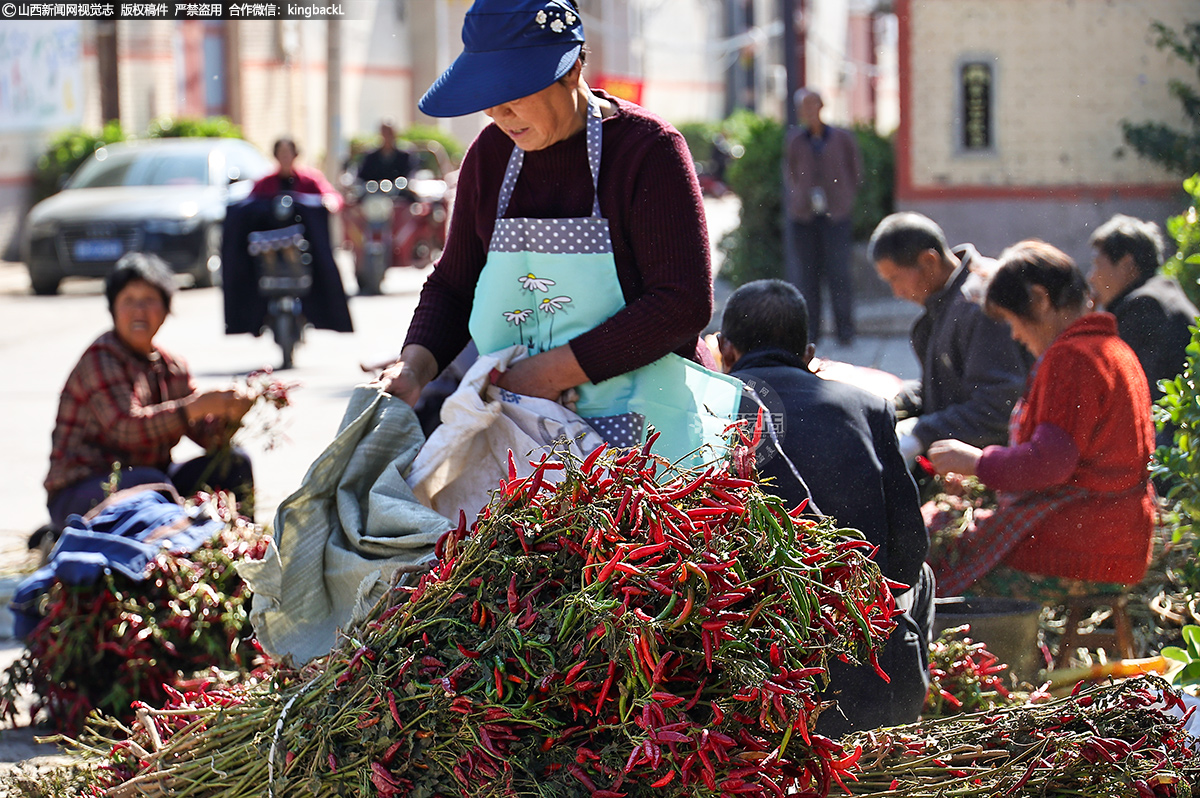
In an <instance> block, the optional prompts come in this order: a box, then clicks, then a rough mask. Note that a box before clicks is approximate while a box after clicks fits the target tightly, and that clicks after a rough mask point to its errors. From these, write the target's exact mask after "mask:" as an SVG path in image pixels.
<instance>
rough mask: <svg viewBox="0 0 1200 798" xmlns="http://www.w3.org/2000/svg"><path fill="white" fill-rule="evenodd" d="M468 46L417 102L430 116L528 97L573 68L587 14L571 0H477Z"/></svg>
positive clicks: (468, 23)
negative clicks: (580, 16) (582, 13)
mask: <svg viewBox="0 0 1200 798" xmlns="http://www.w3.org/2000/svg"><path fill="white" fill-rule="evenodd" d="M462 39H463V45H464V47H463V52H462V55H460V56H459V57H458V58H457V59H455V61H454V63H453V64H451V65H450V68H449V69H447V70H446V71H445V72H443V73H442V74H441V76H440V77H439V78H438V79H437V80H435V81H434V82H433V85H432V86H430V87H429V91H427V92H425V96H424V97H422V98H421V101H420V102H419V103H417V107H418V108H420V109H421V111H422V112H424V113H426V114H428V115H429V116H465V115H466V114H473V113H475V112H476V111H482V110H484V109H485V108H491V107H492V106H494V105H502V104H504V103H506V102H511V101H512V100H517V99H520V98H521V97H527V96H529V95H530V94H534V93H536V92H539V91H541V90H542V89H544V88H546V87H547V86H550V85H552V84H553V83H554V81H556V80H558V79H559V78H561V77H562V76H563V75H565V74H567V72H569V71H570V70H571V67H573V66H574V65H575V61H576V60H577V59H578V58H579V51H580V50H581V49H582V48H583V41H584V39H583V20H581V19H580V18H579V12H578V10H576V8H575V6H574V5H573V4H572V3H571V2H570V0H475V4H474V5H472V6H471V8H470V10H468V11H467V16H466V19H465V20H464V21H463V30H462Z"/></svg>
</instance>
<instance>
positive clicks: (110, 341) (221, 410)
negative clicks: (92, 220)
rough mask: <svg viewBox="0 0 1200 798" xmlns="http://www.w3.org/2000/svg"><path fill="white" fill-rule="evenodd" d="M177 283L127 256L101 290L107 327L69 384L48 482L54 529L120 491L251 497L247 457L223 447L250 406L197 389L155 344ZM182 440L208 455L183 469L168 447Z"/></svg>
mask: <svg viewBox="0 0 1200 798" xmlns="http://www.w3.org/2000/svg"><path fill="white" fill-rule="evenodd" d="M174 291H175V287H174V277H173V276H172V274H171V272H170V270H169V269H168V268H167V266H166V265H165V264H164V263H163V262H162V260H161V259H159V258H158V257H157V256H155V255H146V254H142V253H130V254H128V255H126V256H125V257H123V258H122V259H121V260H120V262H118V263H117V265H116V267H115V268H114V269H113V271H112V272H111V273H110V274H109V276H108V279H107V281H106V285H105V295H106V296H107V297H108V309H109V312H110V313H111V314H112V317H113V328H112V329H111V330H109V331H108V332H106V333H104V334H103V335H101V336H100V337H99V338H97V339H96V340H95V341H94V342H93V343H92V345H91V346H89V347H88V348H87V350H86V351H85V352H84V353H83V357H81V358H80V359H79V363H78V364H77V365H76V366H75V368H74V369H73V370H72V371H71V375H70V376H69V377H67V383H66V385H65V386H63V390H62V394H61V396H60V397H59V404H58V419H57V421H56V422H55V425H54V434H53V438H52V443H53V448H52V450H51V452H50V473H49V474H48V475H47V477H46V482H45V486H46V494H47V496H48V501H47V506H48V507H49V510H50V520H51V525H52V526H53V527H54V528H55V529H62V528H63V526H64V525H65V523H66V520H67V518H68V517H69V516H71V515H72V514H75V513H78V514H80V515H82V514H84V513H86V512H87V511H88V510H89V509H91V508H92V507H93V506H94V505H96V504H98V503H99V502H100V501H101V500H103V499H104V496H105V487H106V483H109V482H110V480H111V479H112V477H113V471H114V469H119V474H118V475H117V487H119V488H128V487H132V486H134V485H144V484H149V483H154V482H166V483H171V484H174V485H175V486H176V487H177V488H178V489H179V491H180V493H182V494H183V495H185V496H186V495H188V494H190V493H193V492H195V491H196V490H198V489H200V488H203V487H205V486H208V487H213V488H216V487H222V488H225V489H227V490H232V491H233V492H234V493H235V494H237V495H238V496H239V498H242V497H248V496H250V495H251V493H252V490H253V480H252V477H251V474H250V463H249V460H247V459H246V457H245V455H243V454H241V453H239V452H236V451H230V450H228V448H226V449H225V452H224V456H222V457H220V458H215V455H216V453H217V452H218V450H220V449H222V447H223V445H224V444H225V443H227V442H228V437H229V434H230V432H231V431H232V430H233V429H234V428H236V426H237V422H238V421H240V420H241V418H242V416H243V415H245V413H246V411H247V410H249V409H250V405H251V403H252V400H251V398H250V397H249V396H247V395H246V394H245V392H243V391H240V390H236V389H226V390H212V391H197V390H196V385H195V383H194V382H193V381H192V375H191V373H190V372H189V371H188V368H187V365H186V364H185V363H184V362H183V361H182V360H180V359H179V358H177V357H175V356H173V355H170V354H168V353H167V352H164V351H163V350H162V349H160V348H159V347H157V346H155V344H154V336H155V335H156V334H157V333H158V330H159V328H160V327H161V326H162V324H163V322H164V321H165V320H166V318H167V313H168V312H170V310H171V295H172V294H173V293H174ZM184 435H187V436H188V437H189V438H191V439H192V440H194V441H195V442H196V443H198V444H200V445H201V446H202V447H204V450H205V452H206V454H205V455H203V456H201V457H198V458H196V459H195V460H191V461H188V462H186V463H182V464H178V465H177V464H173V463H172V462H171V449H172V448H173V447H174V446H175V444H177V443H179V441H180V439H181V438H182V437H183V436H184Z"/></svg>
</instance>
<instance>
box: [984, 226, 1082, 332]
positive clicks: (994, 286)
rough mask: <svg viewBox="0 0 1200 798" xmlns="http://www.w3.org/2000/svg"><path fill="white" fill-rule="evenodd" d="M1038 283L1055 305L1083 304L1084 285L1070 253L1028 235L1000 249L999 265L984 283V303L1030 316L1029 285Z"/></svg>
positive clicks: (991, 308)
mask: <svg viewBox="0 0 1200 798" xmlns="http://www.w3.org/2000/svg"><path fill="white" fill-rule="evenodd" d="M1035 285H1040V286H1041V287H1042V288H1044V289H1045V290H1046V295H1047V296H1048V297H1049V298H1050V305H1051V306H1052V307H1054V308H1055V309H1059V308H1078V307H1083V305H1084V303H1085V302H1086V301H1087V295H1088V287H1087V280H1086V279H1085V278H1084V276H1083V272H1081V271H1080V270H1079V267H1078V266H1076V265H1075V261H1073V260H1071V258H1070V256H1069V255H1067V254H1066V253H1065V252H1063V251H1062V250H1061V249H1058V248H1057V247H1053V246H1051V245H1050V244H1047V243H1046V242H1045V241H1038V240H1037V239H1028V240H1026V241H1021V242H1020V243H1017V244H1013V245H1012V246H1011V247H1009V248H1008V249H1006V250H1004V252H1002V253H1000V267H999V268H998V269H997V270H996V273H995V274H994V275H993V276H992V279H991V282H990V283H988V289H987V297H986V298H985V300H984V305H985V307H987V308H988V309H989V310H991V311H995V310H996V309H997V308H998V309H1001V310H1007V311H1008V312H1009V313H1011V314H1013V315H1014V316H1017V317H1018V318H1022V319H1032V318H1033V312H1032V310H1031V309H1030V306H1031V304H1032V301H1033V292H1032V291H1031V290H1030V289H1031V288H1032V287H1033V286H1035Z"/></svg>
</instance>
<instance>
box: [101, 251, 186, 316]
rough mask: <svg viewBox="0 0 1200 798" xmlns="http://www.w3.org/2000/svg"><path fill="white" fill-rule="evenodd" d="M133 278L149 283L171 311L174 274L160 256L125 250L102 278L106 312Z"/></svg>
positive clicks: (114, 304)
mask: <svg viewBox="0 0 1200 798" xmlns="http://www.w3.org/2000/svg"><path fill="white" fill-rule="evenodd" d="M134 280H141V281H142V282H144V283H149V284H150V285H151V286H153V287H154V288H157V289H158V293H159V294H161V295H162V300H163V307H165V308H166V310H167V312H168V313H170V312H171V297H172V296H174V295H175V275H174V274H172V273H171V269H170V268H169V267H168V266H167V264H166V263H165V262H164V261H163V259H162V258H160V257H158V256H157V255H155V254H153V253H150V252H127V253H125V254H124V255H122V256H121V259H120V260H119V261H117V265H116V266H114V267H113V270H112V271H111V272H109V273H108V277H107V278H105V280H104V296H105V297H106V298H107V299H108V312H109V313H112V312H113V309H114V308H115V307H116V305H117V297H118V296H119V295H120V293H121V292H122V291H123V290H125V286H127V285H129V284H130V283H132V282H133V281H134Z"/></svg>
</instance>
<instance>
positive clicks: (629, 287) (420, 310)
mask: <svg viewBox="0 0 1200 798" xmlns="http://www.w3.org/2000/svg"><path fill="white" fill-rule="evenodd" d="M596 94H597V95H599V96H601V97H604V98H605V99H608V100H611V101H613V102H615V103H616V104H617V112H616V113H615V114H614V115H613V116H610V117H608V118H607V119H605V120H604V122H603V130H604V140H603V141H604V150H603V154H602V156H601V164H600V189H599V193H600V212H601V214H603V215H604V217H605V218H606V219H608V223H609V227H610V229H611V233H612V245H613V258H614V260H615V261H616V265H617V278H618V279H619V280H620V283H621V291H622V293H623V294H624V296H625V303H626V307H625V308H624V309H623V310H621V311H619V312H618V313H617V314H616V315H615V316H613V317H612V318H610V319H609V320H608V321H606V322H604V323H603V324H601V325H600V326H598V327H595V328H594V329H592V330H590V331H588V332H586V333H584V334H582V335H580V336H578V337H577V338H575V339H573V340H572V341H570V347H571V350H572V352H574V354H575V359H576V360H578V361H579V365H580V366H581V367H582V368H583V371H584V373H586V374H587V375H588V378H589V379H590V380H591V381H592V382H593V383H596V382H600V381H602V380H606V379H608V378H610V377H614V376H616V375H618V374H623V373H625V372H627V371H631V370H633V369H635V368H638V367H640V366H644V365H646V364H648V363H652V362H653V361H655V360H658V359H659V358H661V357H663V356H664V355H666V354H667V353H669V352H676V353H678V354H680V355H682V356H683V357H686V358H688V359H690V360H695V359H696V339H697V336H698V335H699V333H700V332H701V331H702V330H703V329H704V327H705V325H706V324H708V321H709V319H710V318H711V317H712V307H713V296H712V272H711V265H710V263H709V254H708V230H707V227H706V226H705V221H704V206H703V202H702V200H701V197H700V186H699V184H698V183H697V182H696V175H695V171H694V170H693V167H692V158H691V155H690V154H689V152H688V148H687V145H686V144H685V143H684V140H683V137H682V136H681V135H680V134H679V133H678V132H677V131H676V130H675V129H674V128H672V127H670V126H669V125H668V124H667V123H666V122H664V121H663V120H662V119H660V118H659V117H657V116H655V115H653V114H651V113H649V112H647V111H645V110H643V109H642V108H640V107H638V106H636V105H633V104H631V103H627V102H624V101H622V100H617V99H615V98H612V97H610V96H609V95H606V94H604V93H603V92H596ZM586 142H587V138H586V134H585V133H584V132H583V131H580V132H579V133H577V134H576V135H574V136H572V137H571V138H569V139H567V140H565V141H560V142H558V143H557V144H554V145H552V146H550V147H547V148H546V149H544V150H537V151H534V152H528V153H526V154H525V163H524V166H523V167H522V168H521V176H520V178H519V179H518V180H517V184H516V187H515V188H514V189H513V195H512V200H511V201H510V202H509V205H508V212H507V213H506V214H505V215H506V216H507V217H512V218H521V217H527V218H540V219H550V218H557V219H569V218H574V217H580V216H590V215H591V212H592V195H593V192H592V180H591V175H590V172H589V171H588V160H587V145H586ZM512 148H513V144H512V140H511V139H509V138H508V137H507V136H506V135H504V133H503V132H501V131H500V130H499V129H498V128H497V127H496V126H495V125H488V126H487V127H486V128H484V130H483V131H482V132H481V133H480V134H479V136H478V137H477V138H476V139H475V141H474V143H473V144H472V145H471V147H470V149H469V150H468V151H467V155H466V157H465V158H464V159H463V164H462V171H461V172H460V173H459V179H458V194H457V196H456V198H455V203H454V214H453V217H452V219H451V220H450V233H449V237H448V240H447V242H446V249H445V252H444V253H443V254H442V258H441V260H439V261H438V264H437V267H436V268H435V269H434V270H433V273H432V274H431V275H430V276H429V279H428V280H427V281H426V282H425V287H424V288H423V289H422V290H421V300H420V303H419V304H418V306H417V309H416V312H415V313H414V314H413V319H412V324H411V325H410V326H409V328H408V337H407V339H406V340H405V344H406V345H407V344H420V345H422V346H424V347H426V348H427V349H429V350H430V351H431V352H433V354H434V356H435V357H436V358H437V361H438V367H439V369H441V368H445V367H446V365H447V364H449V362H450V361H451V360H453V359H454V357H455V356H456V355H457V354H458V353H459V351H460V350H461V349H462V348H463V347H464V346H465V345H466V343H467V339H468V338H469V337H470V334H469V332H468V331H467V321H468V319H469V317H470V314H471V304H472V299H473V296H474V292H475V283H476V281H477V280H478V278H479V273H480V271H481V270H482V269H483V265H484V262H485V260H486V258H487V249H488V242H489V241H490V240H491V236H492V227H493V226H494V223H495V218H496V207H497V202H498V199H499V194H500V184H501V182H502V181H503V179H504V170H505V167H506V166H507V165H508V158H509V155H510V154H511V153H512Z"/></svg>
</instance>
